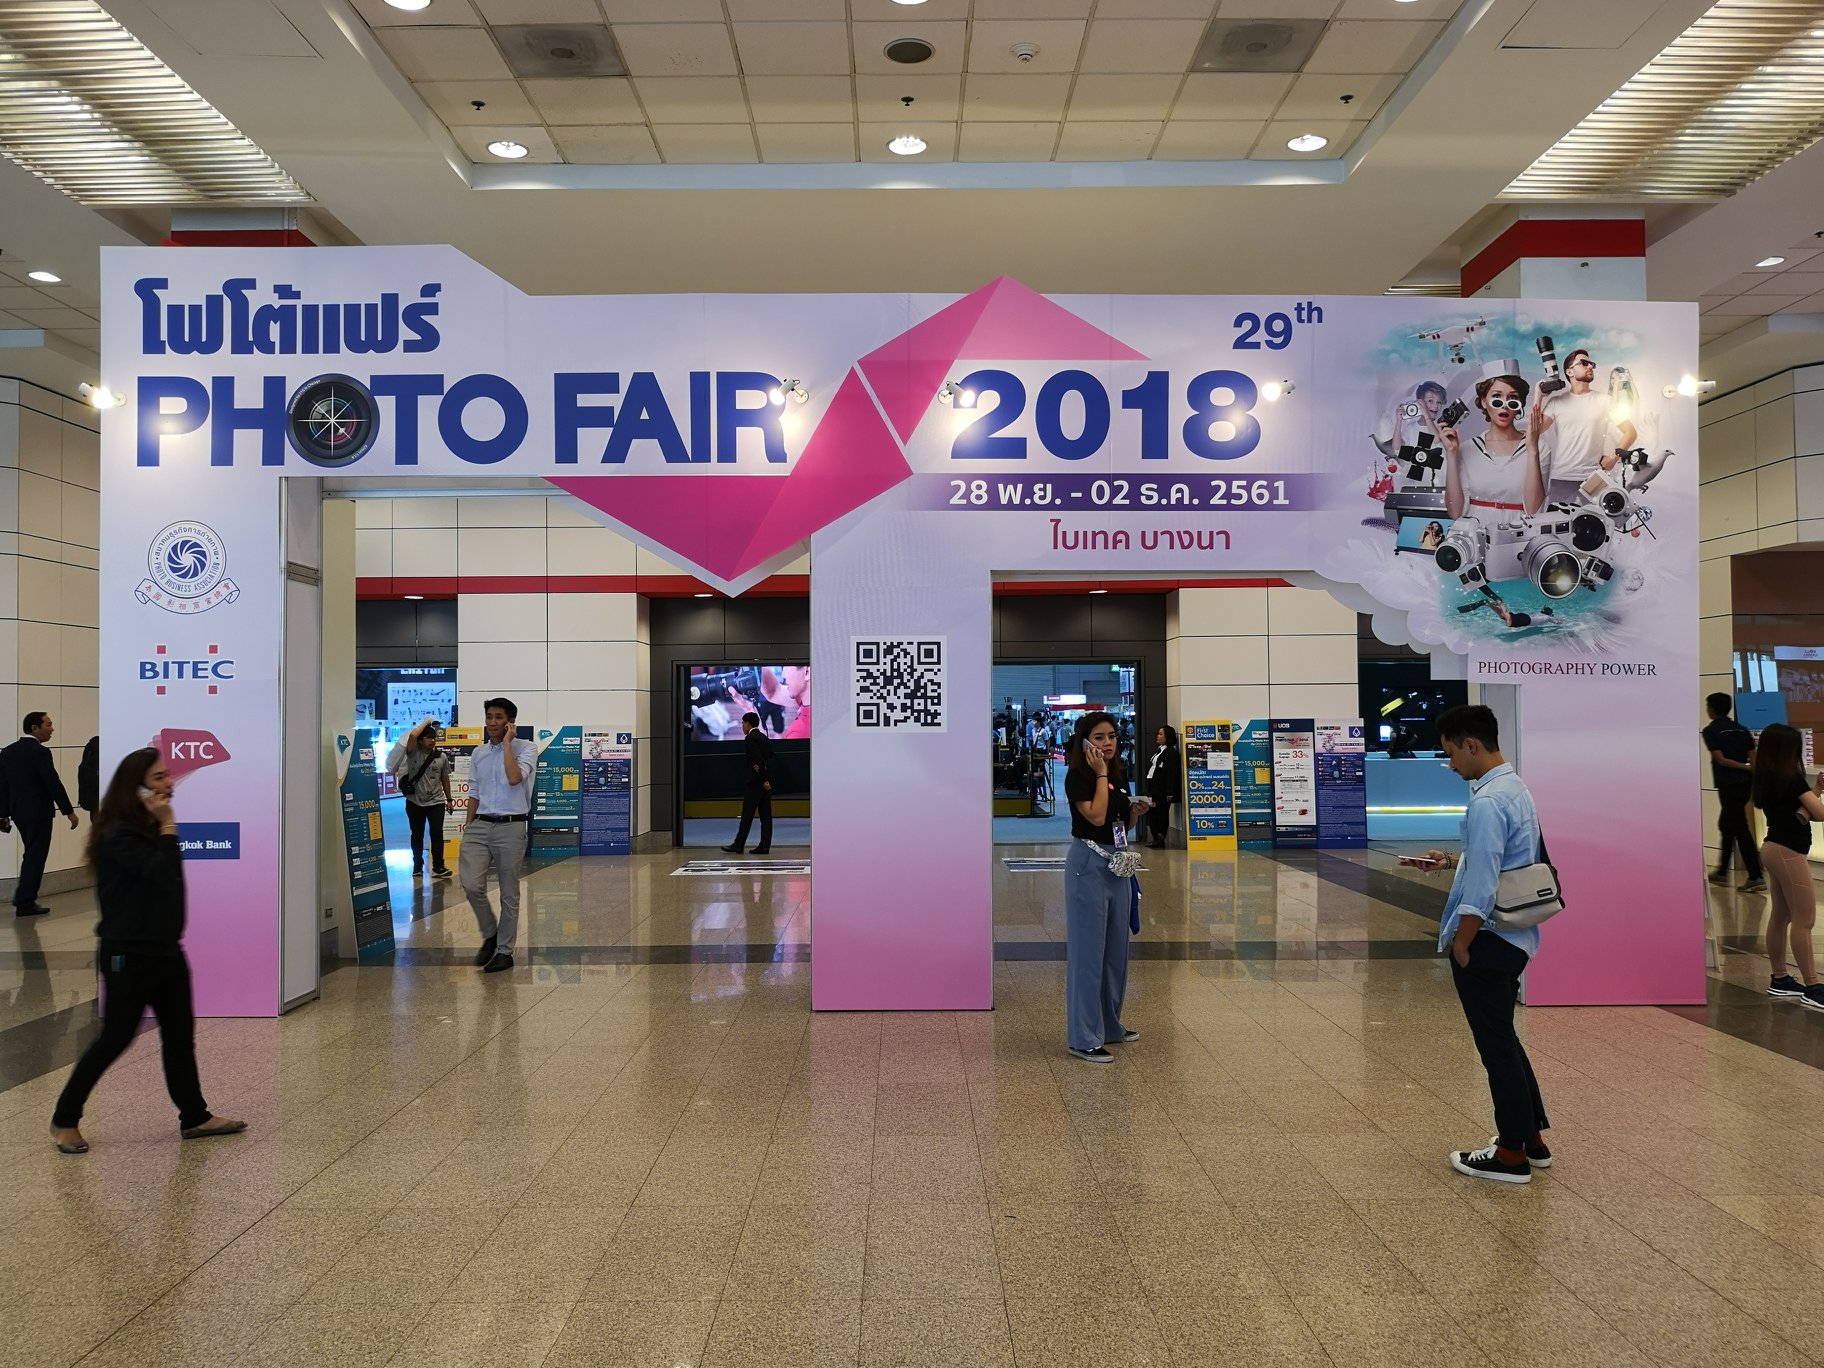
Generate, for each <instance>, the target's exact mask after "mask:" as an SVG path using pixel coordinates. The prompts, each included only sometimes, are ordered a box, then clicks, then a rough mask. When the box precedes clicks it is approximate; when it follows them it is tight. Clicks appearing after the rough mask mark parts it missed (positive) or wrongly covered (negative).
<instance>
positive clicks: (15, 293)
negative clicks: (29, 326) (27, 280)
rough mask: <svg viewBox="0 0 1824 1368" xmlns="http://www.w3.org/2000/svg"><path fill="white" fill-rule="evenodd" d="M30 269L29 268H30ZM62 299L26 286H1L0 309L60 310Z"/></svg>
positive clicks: (62, 304)
mask: <svg viewBox="0 0 1824 1368" xmlns="http://www.w3.org/2000/svg"><path fill="white" fill-rule="evenodd" d="M28 269H29V268H28ZM63 307H64V302H63V300H62V299H60V298H58V297H57V296H55V295H51V294H47V293H46V292H45V291H43V290H35V289H32V288H30V287H28V286H25V285H0V309H60V308H63Z"/></svg>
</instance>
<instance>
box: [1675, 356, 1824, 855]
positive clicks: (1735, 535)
mask: <svg viewBox="0 0 1824 1368" xmlns="http://www.w3.org/2000/svg"><path fill="white" fill-rule="evenodd" d="M1698 429H1699V444H1700V451H1699V456H1698V480H1699V486H1698V536H1699V539H1700V540H1699V547H1698V614H1699V622H1698V670H1699V672H1700V674H1701V676H1702V678H1701V681H1700V683H1701V688H1700V696H1699V697H1697V698H1694V699H1692V700H1691V719H1692V722H1691V725H1692V729H1693V731H1694V732H1695V730H1696V729H1697V728H1698V727H1700V726H1702V725H1703V698H1702V694H1708V693H1712V692H1722V693H1733V692H1735V677H1734V671H1733V665H1732V662H1731V652H1732V649H1733V646H1734V613H1733V603H1732V594H1731V588H1730V560H1731V558H1732V557H1735V556H1739V555H1746V554H1750V553H1752V552H1755V551H1760V550H1765V549H1769V548H1772V547H1782V546H1793V545H1797V544H1800V543H1805V542H1824V366H1810V367H1807V368H1805V369H1802V370H1795V371H1787V372H1785V373H1784V374H1782V375H1776V376H1772V377H1770V378H1769V379H1766V380H1763V381H1761V382H1760V383H1759V384H1757V385H1750V386H1748V387H1746V388H1744V389H1740V390H1736V391H1735V392H1734V393H1732V394H1725V395H1721V396H1719V397H1718V398H1715V399H1712V400H1710V401H1709V402H1708V403H1706V404H1704V405H1703V406H1702V407H1701V408H1699V409H1698ZM1819 592H1820V594H1824V589H1820V591H1819ZM1691 754H1692V762H1693V764H1694V765H1696V766H1697V770H1698V775H1699V780H1698V782H1699V783H1700V784H1701V785H1702V786H1703V789H1704V843H1705V846H1706V848H1707V849H1710V850H1712V851H1714V850H1715V849H1716V846H1717V836H1716V792H1715V790H1714V789H1713V788H1712V787H1711V782H1710V766H1709V765H1708V764H1707V763H1705V762H1704V758H1703V752H1702V748H1701V747H1700V746H1699V745H1698V744H1697V743H1696V740H1695V737H1694V738H1693V743H1692V747H1691Z"/></svg>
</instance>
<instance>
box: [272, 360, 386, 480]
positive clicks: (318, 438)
mask: <svg viewBox="0 0 1824 1368" xmlns="http://www.w3.org/2000/svg"><path fill="white" fill-rule="evenodd" d="M285 433H286V436H287V437H289V438H290V439H291V445H292V449H293V450H294V451H296V452H297V453H298V455H300V456H302V457H303V458H304V459H305V460H307V461H309V462H310V463H311V464H312V465H320V466H345V465H352V464H353V463H354V462H356V461H358V460H360V459H361V458H362V457H363V456H365V455H366V454H367V450H368V448H369V447H371V446H372V445H373V444H374V438H376V437H377V436H379V435H380V422H379V409H378V407H377V406H376V404H375V403H374V396H373V395H372V394H371V393H369V392H368V389H367V387H366V386H365V385H363V384H361V382H360V381H358V380H354V379H351V378H350V377H348V376H346V375H320V376H318V377H317V378H316V379H314V380H306V381H305V382H304V383H303V384H302V385H300V386H298V391H297V393H296V394H294V395H292V396H291V403H290V405H289V406H288V407H287V408H286V413H285Z"/></svg>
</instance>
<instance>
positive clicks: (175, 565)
mask: <svg viewBox="0 0 1824 1368" xmlns="http://www.w3.org/2000/svg"><path fill="white" fill-rule="evenodd" d="M165 573H166V574H167V575H169V576H171V578H172V579H174V580H176V581H177V582H178V583H180V584H194V583H195V582H196V581H197V580H200V579H202V578H203V576H205V575H207V574H208V573H209V548H208V547H207V546H205V545H203V543H202V542H201V541H199V540H198V539H197V538H195V537H179V538H177V539H176V540H175V541H173V542H172V543H171V544H170V545H169V546H167V547H166V548H165Z"/></svg>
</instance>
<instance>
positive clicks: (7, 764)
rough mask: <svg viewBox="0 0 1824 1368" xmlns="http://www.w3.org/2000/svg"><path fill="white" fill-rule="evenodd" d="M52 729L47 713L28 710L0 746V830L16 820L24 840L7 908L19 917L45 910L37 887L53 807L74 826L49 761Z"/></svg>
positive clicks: (67, 798)
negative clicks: (18, 731)
mask: <svg viewBox="0 0 1824 1368" xmlns="http://www.w3.org/2000/svg"><path fill="white" fill-rule="evenodd" d="M56 730H57V728H56V726H55V725H53V723H52V722H51V715H50V714H49V713H42V712H29V713H27V714H26V715H25V735H24V736H21V737H20V738H19V739H18V740H17V741H15V742H13V744H12V745H10V746H8V747H7V748H6V749H5V750H0V831H11V830H12V824H13V823H14V822H17V823H18V824H19V839H20V840H22V841H24V842H25V853H24V854H23V855H22V856H21V857H20V859H19V882H18V884H17V885H16V886H15V887H14V889H13V911H14V912H15V913H17V914H18V915H19V916H21V917H38V916H43V915H44V914H45V913H46V912H49V911H50V910H51V909H50V908H48V907H41V906H40V905H39V903H38V885H39V884H40V883H41V882H43V880H44V861H45V857H46V856H48V855H49V854H50V853H51V809H52V807H53V805H54V806H55V807H56V808H57V810H58V811H60V812H61V813H63V815H64V816H65V817H68V818H69V819H70V829H71V830H72V831H74V830H75V829H76V813H75V812H74V811H73V810H72V809H71V807H70V795H69V794H68V793H67V792H65V791H64V787H63V780H62V779H60V778H59V777H58V775H57V764H56V761H54V760H52V759H51V751H50V740H51V733H53V732H54V731H56Z"/></svg>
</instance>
